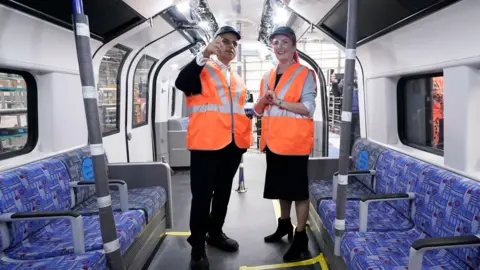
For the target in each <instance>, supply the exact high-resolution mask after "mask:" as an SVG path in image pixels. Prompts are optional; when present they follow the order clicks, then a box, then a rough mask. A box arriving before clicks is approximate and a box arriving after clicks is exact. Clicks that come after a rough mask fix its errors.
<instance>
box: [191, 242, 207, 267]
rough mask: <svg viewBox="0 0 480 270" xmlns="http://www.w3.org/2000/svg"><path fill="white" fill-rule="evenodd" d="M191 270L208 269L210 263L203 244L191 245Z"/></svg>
mask: <svg viewBox="0 0 480 270" xmlns="http://www.w3.org/2000/svg"><path fill="white" fill-rule="evenodd" d="M190 269H191V270H209V269H210V263H209V262H208V258H207V254H206V252H205V246H203V247H193V248H192V258H191V261H190Z"/></svg>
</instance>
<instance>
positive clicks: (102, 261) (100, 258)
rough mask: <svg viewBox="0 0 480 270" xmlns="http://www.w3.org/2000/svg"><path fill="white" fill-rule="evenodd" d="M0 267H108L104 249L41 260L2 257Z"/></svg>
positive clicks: (94, 269)
mask: <svg viewBox="0 0 480 270" xmlns="http://www.w3.org/2000/svg"><path fill="white" fill-rule="evenodd" d="M0 269H8V270H10V269H11V270H33V269H34V270H51V269H79V270H103V269H107V259H106V256H105V254H104V253H103V251H96V252H87V253H85V254H81V255H76V254H75V255H65V256H60V257H55V258H48V259H40V260H22V261H12V260H10V259H8V258H5V257H3V258H1V259H0Z"/></svg>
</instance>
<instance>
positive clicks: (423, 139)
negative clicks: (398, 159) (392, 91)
mask: <svg viewBox="0 0 480 270" xmlns="http://www.w3.org/2000/svg"><path fill="white" fill-rule="evenodd" d="M443 99H444V94H443V75H442V74H434V75H427V76H425V75H423V76H421V77H420V76H417V77H407V78H402V79H401V80H400V81H399V85H398V110H399V111H398V116H399V121H398V122H399V136H400V139H401V140H402V142H403V143H404V144H406V145H409V146H412V147H415V148H419V149H422V150H425V151H428V152H432V153H435V154H439V155H443V148H444V145H443V143H444V139H443V131H444V120H443V112H444V110H443V108H444V105H443V101H444V100H443Z"/></svg>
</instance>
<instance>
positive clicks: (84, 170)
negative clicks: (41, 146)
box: [55, 146, 109, 205]
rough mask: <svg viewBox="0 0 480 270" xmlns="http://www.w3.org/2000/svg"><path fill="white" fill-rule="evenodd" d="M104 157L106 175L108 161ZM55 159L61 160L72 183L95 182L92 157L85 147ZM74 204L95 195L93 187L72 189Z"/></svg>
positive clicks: (88, 149)
mask: <svg viewBox="0 0 480 270" xmlns="http://www.w3.org/2000/svg"><path fill="white" fill-rule="evenodd" d="M104 156H105V164H106V170H107V174H108V173H109V172H108V160H107V158H106V155H104ZM55 158H57V159H59V160H61V161H62V162H63V163H64V164H65V166H66V167H67V169H68V173H69V174H70V178H71V181H72V182H76V181H88V182H93V181H95V177H94V174H93V165H92V156H91V154H90V147H89V146H85V147H82V148H79V149H75V150H73V151H70V152H67V153H64V154H61V155H58V156H56V157H55ZM73 191H74V192H73V194H74V200H75V202H74V204H75V205H76V204H80V203H82V202H84V201H86V200H87V199H88V198H90V197H92V196H94V195H95V187H88V188H87V187H82V188H73Z"/></svg>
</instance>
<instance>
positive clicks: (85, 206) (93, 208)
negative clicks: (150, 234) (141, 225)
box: [74, 186, 167, 222]
mask: <svg viewBox="0 0 480 270" xmlns="http://www.w3.org/2000/svg"><path fill="white" fill-rule="evenodd" d="M110 195H111V196H112V207H113V209H114V210H115V211H119V210H120V194H119V191H117V190H111V191H110ZM166 201H167V192H166V190H165V188H163V187H160V186H155V187H149V188H137V189H129V190H128V208H129V209H135V210H142V211H143V213H145V219H146V221H147V222H148V221H150V220H152V219H153V217H154V216H155V215H156V214H157V213H159V212H160V209H162V207H163V206H164V205H165V202H166ZM74 210H75V211H79V212H81V213H84V214H88V213H89V212H97V211H98V206H97V198H96V197H94V196H92V197H90V198H88V199H87V200H86V201H84V202H82V203H81V204H79V205H76V206H75V208H74Z"/></svg>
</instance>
